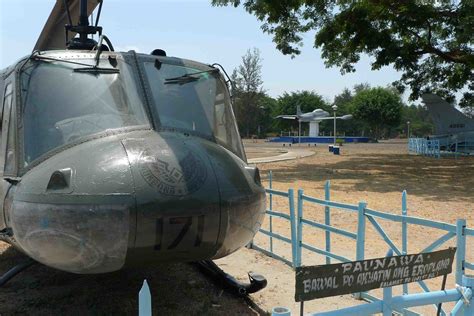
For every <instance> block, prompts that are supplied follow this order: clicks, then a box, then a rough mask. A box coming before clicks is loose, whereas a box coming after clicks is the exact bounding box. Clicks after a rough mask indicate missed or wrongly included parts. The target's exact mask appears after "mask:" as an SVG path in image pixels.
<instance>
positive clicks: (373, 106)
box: [351, 87, 403, 139]
mask: <svg viewBox="0 0 474 316" xmlns="http://www.w3.org/2000/svg"><path fill="white" fill-rule="evenodd" d="M351 108H352V113H353V115H354V118H355V119H357V120H361V121H363V122H364V123H365V124H367V126H368V127H369V128H370V131H369V132H370V133H371V135H372V136H373V137H375V138H377V139H378V138H380V137H383V136H388V133H389V132H390V129H391V128H392V127H396V126H398V125H399V124H400V119H401V115H402V109H403V103H402V101H401V99H400V95H399V94H397V93H395V92H394V91H392V90H391V89H388V88H381V87H377V88H368V89H364V90H360V91H359V92H358V93H357V94H356V95H355V96H354V98H353V99H352V102H351Z"/></svg>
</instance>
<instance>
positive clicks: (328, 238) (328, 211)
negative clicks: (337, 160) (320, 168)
mask: <svg viewBox="0 0 474 316" xmlns="http://www.w3.org/2000/svg"><path fill="white" fill-rule="evenodd" d="M330 190H331V184H330V182H329V180H328V181H326V185H325V186H324V199H325V200H326V201H329V200H331V191H330ZM324 224H326V225H327V226H330V225H331V209H330V207H329V206H326V207H325V208H324ZM326 251H327V252H331V232H330V231H329V230H326ZM326 264H331V257H328V256H326Z"/></svg>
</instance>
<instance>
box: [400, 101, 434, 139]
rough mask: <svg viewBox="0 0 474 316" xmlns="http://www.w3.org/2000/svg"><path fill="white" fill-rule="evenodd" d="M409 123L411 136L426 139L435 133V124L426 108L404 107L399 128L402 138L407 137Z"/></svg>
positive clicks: (420, 106)
mask: <svg viewBox="0 0 474 316" xmlns="http://www.w3.org/2000/svg"><path fill="white" fill-rule="evenodd" d="M407 122H410V135H411V136H416V137H425V136H428V135H431V134H433V132H434V125H433V122H432V121H431V118H430V115H429V112H428V109H427V108H426V107H425V106H422V105H419V106H417V105H414V104H412V105H409V106H404V107H403V109H402V118H401V121H400V125H399V126H398V127H397V132H398V133H399V135H400V136H403V137H407V133H408V126H407V125H408V124H407Z"/></svg>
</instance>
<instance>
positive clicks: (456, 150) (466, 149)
mask: <svg viewBox="0 0 474 316" xmlns="http://www.w3.org/2000/svg"><path fill="white" fill-rule="evenodd" d="M408 152H412V153H416V154H418V155H423V156H428V157H435V158H440V157H441V156H453V157H455V158H457V157H459V156H465V155H472V154H473V153H474V139H472V138H471V139H470V138H461V139H454V138H452V139H451V138H448V137H446V138H442V139H433V140H428V139H425V138H410V139H409V140H408Z"/></svg>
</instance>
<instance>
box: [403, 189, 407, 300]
mask: <svg viewBox="0 0 474 316" xmlns="http://www.w3.org/2000/svg"><path fill="white" fill-rule="evenodd" d="M407 215H408V208H407V191H406V190H404V191H403V193H402V216H403V217H402V254H403V255H406V254H407V253H408V227H407V220H406V216H407ZM403 294H408V284H403Z"/></svg>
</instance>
